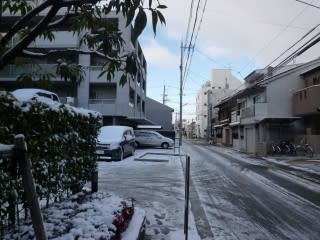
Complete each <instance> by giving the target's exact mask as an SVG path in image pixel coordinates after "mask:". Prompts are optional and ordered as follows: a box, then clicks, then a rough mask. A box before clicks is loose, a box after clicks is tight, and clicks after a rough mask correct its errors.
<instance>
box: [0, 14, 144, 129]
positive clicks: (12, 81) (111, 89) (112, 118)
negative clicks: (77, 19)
mask: <svg viewBox="0 0 320 240" xmlns="http://www.w3.org/2000/svg"><path fill="white" fill-rule="evenodd" d="M61 14H64V13H63V12H61ZM10 17H12V16H6V17H3V18H2V19H7V21H8V22H9V19H10ZM105 19H106V21H110V22H112V24H116V25H117V27H118V29H119V30H120V31H121V32H122V38H123V40H124V45H123V47H122V48H121V49H120V51H121V54H125V53H135V55H136V56H137V63H138V71H137V73H136V75H135V76H134V77H129V78H128V79H127V83H126V84H125V85H124V86H120V84H119V80H120V77H121V72H115V75H114V78H113V79H112V80H111V81H108V80H107V78H106V76H102V77H99V75H100V73H101V66H102V64H103V63H104V62H105V59H104V58H102V57H99V55H98V54H87V53H84V52H88V50H89V49H88V47H87V46H86V45H82V44H80V37H81V34H80V36H78V35H77V34H73V32H71V31H70V30H69V29H67V28H65V27H61V28H58V29H56V30H55V32H54V34H55V39H54V40H53V41H48V40H43V39H40V38H39V39H36V40H35V41H34V42H33V43H32V44H31V45H30V46H29V48H30V49H45V50H59V51H60V55H57V56H54V55H50V57H48V58H43V59H41V60H39V62H38V63H39V64H38V65H37V66H35V65H33V64H30V65H24V66H17V65H9V66H6V67H5V68H4V69H2V70H1V71H0V81H1V86H2V87H3V88H4V89H6V90H9V91H11V90H14V89H16V88H21V85H19V83H17V81H16V78H17V76H18V75H19V74H20V73H29V72H30V73H33V72H35V71H36V70H37V69H38V68H39V67H40V68H41V69H42V70H45V71H46V72H48V73H53V74H54V73H55V72H56V67H57V59H59V58H63V59H65V60H66V61H69V62H71V63H75V64H79V65H81V66H82V67H83V69H84V76H85V77H84V80H83V81H81V82H80V85H79V86H78V87H77V88H76V89H75V90H74V89H72V86H71V85H70V83H69V82H66V81H64V80H62V79H61V78H60V77H56V78H53V79H52V88H51V89H49V90H51V91H54V92H56V93H57V94H58V95H59V97H60V99H61V100H62V101H63V102H66V99H71V98H70V96H71V97H72V99H73V101H72V102H73V103H74V105H75V106H78V107H83V108H86V109H90V110H95V111H99V112H100V113H101V114H102V115H103V122H104V124H105V125H111V124H113V125H114V124H123V125H135V124H146V123H148V121H147V119H146V88H147V81H146V75H147V63H146V60H145V57H144V54H143V51H142V49H141V46H140V44H139V42H138V41H135V42H134V41H133V40H132V27H131V26H126V19H125V18H124V17H123V16H122V15H120V14H116V13H114V12H111V13H110V14H109V15H108V16H106V18H105ZM83 34H84V33H83ZM67 49H72V50H73V51H65V53H64V54H63V56H61V50H67Z"/></svg>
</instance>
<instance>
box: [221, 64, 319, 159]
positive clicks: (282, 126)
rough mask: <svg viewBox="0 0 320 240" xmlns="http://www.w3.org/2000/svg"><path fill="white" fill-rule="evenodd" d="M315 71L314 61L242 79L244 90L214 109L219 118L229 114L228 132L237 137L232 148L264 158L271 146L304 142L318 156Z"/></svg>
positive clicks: (317, 94)
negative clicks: (289, 142)
mask: <svg viewBox="0 0 320 240" xmlns="http://www.w3.org/2000/svg"><path fill="white" fill-rule="evenodd" d="M319 68H320V59H315V60H313V61H310V62H307V63H304V64H296V65H289V66H285V67H281V68H279V69H267V70H263V71H262V70H255V71H253V72H252V73H251V74H249V75H248V76H247V77H246V78H245V81H246V82H247V86H248V87H247V88H245V89H243V90H240V91H238V92H237V93H235V94H233V95H232V96H231V97H230V98H228V99H226V100H224V101H223V102H221V103H219V104H218V105H216V107H217V108H219V116H220V115H223V114H224V111H226V109H227V111H229V112H228V113H226V114H229V113H230V114H231V115H230V116H231V119H230V121H229V122H228V125H229V127H230V128H231V129H232V132H234V133H236V132H237V133H238V135H236V134H235V136H237V137H238V138H237V139H238V140H236V139H234V138H233V140H232V143H233V144H232V145H233V147H234V148H235V149H237V150H240V151H244V152H246V153H251V154H255V155H266V154H268V152H269V151H270V145H271V144H272V143H276V144H278V143H279V141H281V140H289V141H291V142H295V143H301V142H302V141H304V142H307V143H308V144H310V145H311V146H312V147H313V149H315V150H316V152H319V150H320V149H319V143H320V132H319V128H320V112H318V111H317V108H318V106H319V105H320V94H319V93H320V88H319V87H320V85H319V81H318V76H319V73H320V72H319ZM227 103H228V104H227ZM235 103H236V105H235ZM227 107H228V108H227ZM232 109H233V110H232ZM230 111H231V112H230ZM220 112H221V113H220ZM228 116H229V115H227V116H226V117H228ZM220 120H223V119H220ZM219 124H223V122H221V121H220V122H219ZM225 128H226V127H225ZM222 134H228V133H227V132H222ZM239 136H240V137H239ZM225 138H227V136H225Z"/></svg>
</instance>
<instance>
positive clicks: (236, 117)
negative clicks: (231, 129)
mask: <svg viewBox="0 0 320 240" xmlns="http://www.w3.org/2000/svg"><path fill="white" fill-rule="evenodd" d="M233 122H240V111H238V110H236V111H232V112H231V123H233Z"/></svg>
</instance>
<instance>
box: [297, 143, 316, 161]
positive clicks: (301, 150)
mask: <svg viewBox="0 0 320 240" xmlns="http://www.w3.org/2000/svg"><path fill="white" fill-rule="evenodd" d="M296 149H297V154H298V155H304V156H306V157H310V158H312V157H313V149H312V147H311V146H310V145H309V144H307V143H305V144H300V145H296Z"/></svg>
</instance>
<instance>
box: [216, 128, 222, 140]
mask: <svg viewBox="0 0 320 240" xmlns="http://www.w3.org/2000/svg"><path fill="white" fill-rule="evenodd" d="M216 138H222V128H216Z"/></svg>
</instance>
